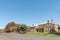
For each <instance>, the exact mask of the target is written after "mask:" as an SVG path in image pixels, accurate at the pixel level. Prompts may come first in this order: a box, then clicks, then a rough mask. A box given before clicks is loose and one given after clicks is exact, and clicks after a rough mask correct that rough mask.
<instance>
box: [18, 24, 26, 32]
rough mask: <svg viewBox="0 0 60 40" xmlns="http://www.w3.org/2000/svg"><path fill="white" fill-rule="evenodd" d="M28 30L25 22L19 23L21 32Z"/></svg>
mask: <svg viewBox="0 0 60 40" xmlns="http://www.w3.org/2000/svg"><path fill="white" fill-rule="evenodd" d="M26 30H27V26H26V25H25V24H17V31H18V32H20V33H24V32H26Z"/></svg>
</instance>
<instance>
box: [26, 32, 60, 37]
mask: <svg viewBox="0 0 60 40" xmlns="http://www.w3.org/2000/svg"><path fill="white" fill-rule="evenodd" d="M27 34H29V35H36V36H50V37H60V36H59V35H55V34H50V33H47V32H44V33H42V32H28V33H27Z"/></svg>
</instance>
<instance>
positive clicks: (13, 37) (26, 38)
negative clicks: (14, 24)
mask: <svg viewBox="0 0 60 40" xmlns="http://www.w3.org/2000/svg"><path fill="white" fill-rule="evenodd" d="M0 40H60V38H56V37H47V36H33V35H27V34H17V33H0Z"/></svg>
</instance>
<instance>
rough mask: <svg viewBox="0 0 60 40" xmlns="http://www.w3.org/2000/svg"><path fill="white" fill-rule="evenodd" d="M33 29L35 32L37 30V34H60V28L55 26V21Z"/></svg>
mask: <svg viewBox="0 0 60 40" xmlns="http://www.w3.org/2000/svg"><path fill="white" fill-rule="evenodd" d="M32 28H33V30H35V32H51V31H52V32H53V31H56V32H60V26H59V25H57V24H55V23H54V21H53V20H51V21H49V20H48V21H47V22H46V23H44V24H40V25H37V26H34V27H32ZM32 28H31V30H32Z"/></svg>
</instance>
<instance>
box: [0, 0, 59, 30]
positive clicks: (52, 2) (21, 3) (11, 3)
mask: <svg viewBox="0 0 60 40" xmlns="http://www.w3.org/2000/svg"><path fill="white" fill-rule="evenodd" d="M51 19H53V20H54V21H55V23H56V24H60V0H0V29H4V28H5V26H6V25H7V24H8V23H9V22H12V21H13V22H15V23H17V24H26V25H32V24H40V23H42V22H45V21H47V20H51Z"/></svg>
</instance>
